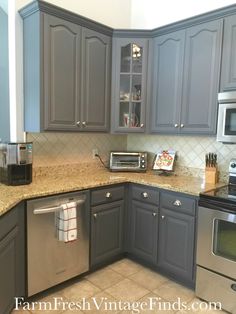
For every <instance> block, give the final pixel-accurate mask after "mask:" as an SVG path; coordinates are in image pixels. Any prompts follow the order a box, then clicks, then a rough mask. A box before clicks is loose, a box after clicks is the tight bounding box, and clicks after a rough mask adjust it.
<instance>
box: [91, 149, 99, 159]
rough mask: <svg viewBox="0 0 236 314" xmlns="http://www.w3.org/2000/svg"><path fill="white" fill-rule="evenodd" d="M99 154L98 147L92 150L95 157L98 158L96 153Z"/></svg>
mask: <svg viewBox="0 0 236 314" xmlns="http://www.w3.org/2000/svg"><path fill="white" fill-rule="evenodd" d="M97 154H98V149H97V148H94V149H93V150H92V155H93V159H94V158H96V156H95V155H97Z"/></svg>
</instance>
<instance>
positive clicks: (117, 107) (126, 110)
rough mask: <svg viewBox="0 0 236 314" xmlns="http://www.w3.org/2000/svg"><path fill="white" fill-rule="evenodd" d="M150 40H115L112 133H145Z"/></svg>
mask: <svg viewBox="0 0 236 314" xmlns="http://www.w3.org/2000/svg"><path fill="white" fill-rule="evenodd" d="M147 50H148V40H147V39H121V38H119V39H117V38H115V39H114V44H113V62H114V63H113V82H112V85H113V88H112V90H113V95H112V106H113V110H112V123H111V124H112V129H113V131H114V132H124V133H128V132H144V131H145V111H146V81H147Z"/></svg>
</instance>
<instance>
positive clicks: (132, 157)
mask: <svg viewBox="0 0 236 314" xmlns="http://www.w3.org/2000/svg"><path fill="white" fill-rule="evenodd" d="M110 170H111V171H134V172H145V171H147V153H146V152H111V153H110Z"/></svg>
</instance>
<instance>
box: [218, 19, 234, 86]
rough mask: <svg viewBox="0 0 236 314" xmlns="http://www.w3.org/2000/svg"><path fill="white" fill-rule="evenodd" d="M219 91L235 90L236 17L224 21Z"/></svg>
mask: <svg viewBox="0 0 236 314" xmlns="http://www.w3.org/2000/svg"><path fill="white" fill-rule="evenodd" d="M224 22H225V23H224V40H223V55H222V66H221V91H227V90H232V89H234V90H235V89H236V58H235V52H236V15H232V16H229V17H226V18H225V21H224Z"/></svg>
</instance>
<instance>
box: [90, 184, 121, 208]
mask: <svg viewBox="0 0 236 314" xmlns="http://www.w3.org/2000/svg"><path fill="white" fill-rule="evenodd" d="M123 198H124V186H115V187H106V188H102V189H99V190H95V191H92V194H91V205H98V204H104V203H109V202H113V201H118V200H121V199H123Z"/></svg>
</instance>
